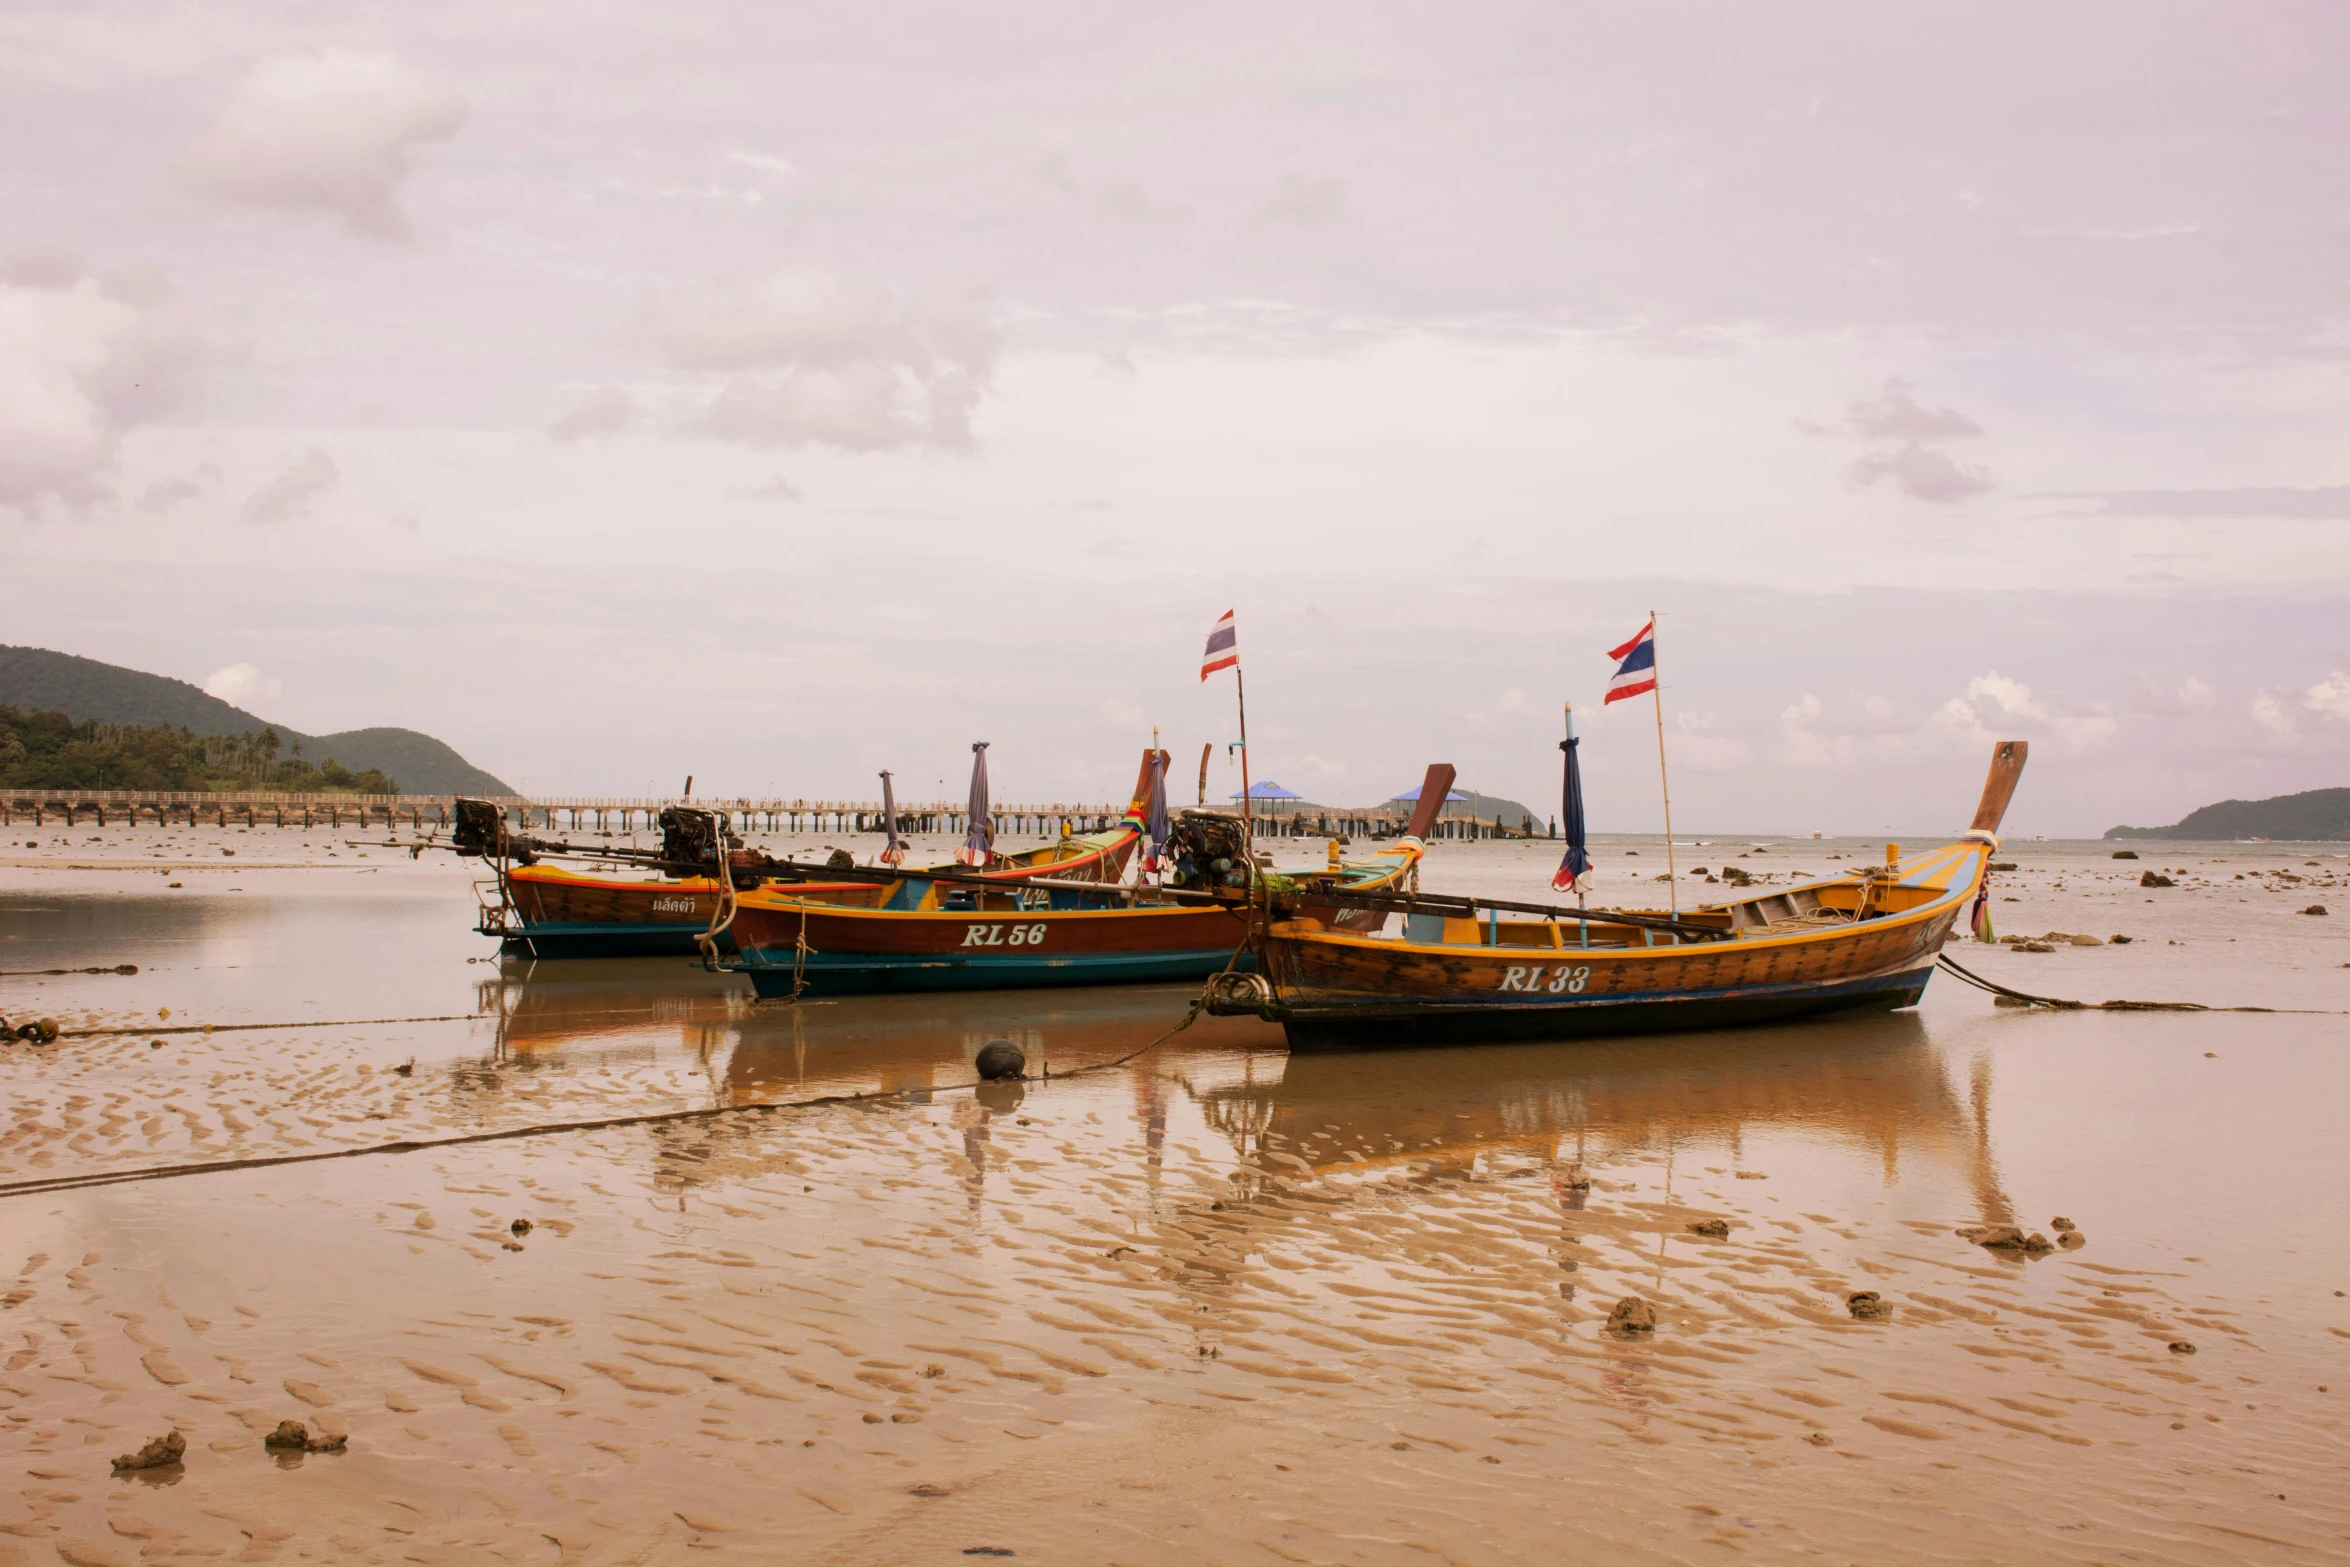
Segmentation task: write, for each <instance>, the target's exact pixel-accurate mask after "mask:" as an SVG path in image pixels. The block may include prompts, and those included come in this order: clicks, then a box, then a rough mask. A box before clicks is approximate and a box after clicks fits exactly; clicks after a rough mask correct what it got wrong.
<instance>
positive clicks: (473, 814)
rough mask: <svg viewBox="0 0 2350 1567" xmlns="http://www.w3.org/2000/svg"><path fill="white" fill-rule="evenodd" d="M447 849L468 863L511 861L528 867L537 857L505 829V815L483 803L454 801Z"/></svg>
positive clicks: (527, 845)
mask: <svg viewBox="0 0 2350 1567" xmlns="http://www.w3.org/2000/svg"><path fill="white" fill-rule="evenodd" d="M449 847H450V848H452V849H455V850H456V851H457V852H458V853H459V854H461V855H464V856H465V857H466V858H468V859H493V860H512V861H513V862H514V863H515V864H517V865H530V864H533V863H535V862H536V860H537V858H538V856H536V855H534V854H532V853H531V852H530V847H529V841H528V840H527V839H524V838H520V837H517V836H516V835H515V834H514V833H513V832H511V831H509V830H508V828H507V826H506V813H505V812H504V811H502V810H500V809H499V808H498V807H497V806H495V805H493V804H491V803H490V802H489V801H487V800H468V799H465V798H463V797H459V799H458V801H457V825H456V828H455V830H454V831H452V832H451V833H450V835H449Z"/></svg>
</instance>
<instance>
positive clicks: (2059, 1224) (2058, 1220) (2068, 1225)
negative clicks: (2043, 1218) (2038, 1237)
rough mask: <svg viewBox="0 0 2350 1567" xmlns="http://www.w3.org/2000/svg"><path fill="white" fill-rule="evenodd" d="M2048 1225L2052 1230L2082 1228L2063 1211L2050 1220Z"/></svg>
mask: <svg viewBox="0 0 2350 1567" xmlns="http://www.w3.org/2000/svg"><path fill="white" fill-rule="evenodd" d="M2048 1227H2049V1228H2050V1229H2052V1230H2077V1229H2079V1228H2080V1226H2079V1225H2077V1224H2075V1223H2073V1221H2072V1220H2070V1219H2068V1218H2066V1217H2065V1216H2064V1215H2063V1214H2061V1213H2060V1214H2058V1215H2057V1216H2056V1217H2055V1218H2053V1219H2050V1220H2049V1221H2048Z"/></svg>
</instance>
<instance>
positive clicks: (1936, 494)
mask: <svg viewBox="0 0 2350 1567" xmlns="http://www.w3.org/2000/svg"><path fill="white" fill-rule="evenodd" d="M1888 479H1889V480H1891V481H1892V482H1893V486H1894V488H1896V489H1898V490H1900V491H1901V493H1902V494H1904V495H1906V496H1908V497H1909V498H1910V499H1911V500H1913V501H1930V502H1932V503H1934V504H1936V505H1945V506H1946V505H1950V504H1952V503H1954V502H1957V501H1964V500H1972V499H1973V498H1974V497H1976V496H1978V495H1980V494H1982V493H1983V492H1984V491H1986V490H1988V489H1990V488H1991V487H1992V483H1991V475H1990V474H1989V473H1988V472H1987V471H1985V470H1984V469H1981V468H1962V467H1960V466H1959V464H1958V463H1957V461H1956V460H1955V459H1953V458H1952V457H1951V456H1950V454H1949V453H1947V452H1938V451H1936V450H1934V449H1933V448H1932V447H1930V446H1920V445H1918V444H1917V443H1916V442H1914V441H1912V442H1911V443H1910V444H1909V445H1907V446H1902V447H1898V448H1896V449H1894V450H1893V451H1889V452H1863V453H1862V454H1861V455H1860V456H1858V457H1855V458H1854V459H1853V460H1852V461H1851V462H1848V463H1846V464H1845V465H1844V480H1845V482H1846V483H1847V484H1850V485H1851V486H1853V488H1855V489H1865V488H1867V487H1868V486H1870V485H1874V484H1879V483H1883V482H1884V481H1886V480H1888Z"/></svg>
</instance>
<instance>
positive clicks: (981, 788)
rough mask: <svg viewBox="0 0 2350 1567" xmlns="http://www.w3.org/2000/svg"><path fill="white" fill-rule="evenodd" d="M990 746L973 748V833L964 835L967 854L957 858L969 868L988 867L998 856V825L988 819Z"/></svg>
mask: <svg viewBox="0 0 2350 1567" xmlns="http://www.w3.org/2000/svg"><path fill="white" fill-rule="evenodd" d="M987 746H988V742H986V741H985V740H975V741H973V742H972V744H971V804H970V815H971V830H970V831H969V832H967V833H965V834H964V835H963V852H962V853H960V854H958V855H957V856H956V858H957V859H959V860H961V861H962V862H963V863H964V864H965V865H985V864H986V863H987V861H988V856H989V855H990V854H992V853H994V852H995V823H993V822H991V821H989V820H988V819H987Z"/></svg>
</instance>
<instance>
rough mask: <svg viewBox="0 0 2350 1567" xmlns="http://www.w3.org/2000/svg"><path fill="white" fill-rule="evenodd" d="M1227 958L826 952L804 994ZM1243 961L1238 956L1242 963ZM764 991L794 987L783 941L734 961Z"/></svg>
mask: <svg viewBox="0 0 2350 1567" xmlns="http://www.w3.org/2000/svg"><path fill="white" fill-rule="evenodd" d="M1231 961H1232V949H1231V948H1229V947H1223V948H1210V949H1209V950H1207V951H1204V952H1088V953H1079V954H1073V955H1070V956H1067V957H1057V958H1056V957H1043V956H1037V957H1017V958H1015V957H976V956H974V957H969V958H964V957H885V956H882V955H879V954H862V953H861V954H858V955H856V956H854V957H832V956H828V955H825V954H821V953H810V954H809V955H808V959H807V964H806V967H805V968H804V969H803V970H802V971H801V972H802V976H803V977H804V978H805V979H806V981H807V984H806V988H805V989H803V990H802V991H801V992H800V994H802V995H804V996H870V995H886V994H889V993H891V992H894V991H917V990H1041V989H1047V988H1052V987H1058V986H1065V985H1132V984H1141V983H1145V982H1148V981H1154V980H1186V979H1205V978H1206V977H1207V976H1208V975H1210V974H1214V973H1216V972H1218V971H1219V970H1221V969H1222V968H1223V967H1224V965H1225V964H1227V963H1229V962H1231ZM1246 962H1247V960H1246V959H1245V958H1244V959H1243V960H1242V966H1246ZM739 967H740V969H741V971H742V972H745V973H748V974H749V975H750V976H751V983H752V985H753V986H755V987H756V988H757V989H758V992H759V994H760V995H761V996H762V997H779V996H789V995H790V994H791V993H792V954H791V952H790V950H789V949H788V948H786V949H782V950H776V951H753V952H750V953H747V954H745V957H744V961H743V962H742V964H741V965H740V966H739Z"/></svg>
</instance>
